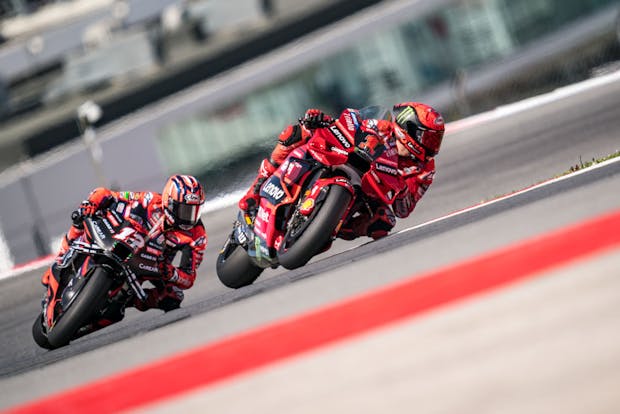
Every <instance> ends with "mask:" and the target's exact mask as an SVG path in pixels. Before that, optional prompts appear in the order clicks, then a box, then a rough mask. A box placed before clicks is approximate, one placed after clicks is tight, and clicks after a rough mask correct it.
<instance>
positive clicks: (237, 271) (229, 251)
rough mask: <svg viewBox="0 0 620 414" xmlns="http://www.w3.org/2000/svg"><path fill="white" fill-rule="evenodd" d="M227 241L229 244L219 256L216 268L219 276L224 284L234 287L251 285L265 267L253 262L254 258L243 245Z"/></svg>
mask: <svg viewBox="0 0 620 414" xmlns="http://www.w3.org/2000/svg"><path fill="white" fill-rule="evenodd" d="M227 243H228V244H227V246H225V247H224V249H222V252H221V253H220V254H219V255H218V256H217V263H216V268H215V270H216V272H217V277H218V278H219V279H220V281H221V282H222V283H223V284H224V286H226V287H229V288H232V289H239V288H241V287H243V286H247V285H251V284H252V283H254V281H255V280H256V279H257V278H258V276H260V274H261V273H262V272H263V270H264V269H263V268H261V267H258V266H256V265H255V264H254V263H252V259H250V256H248V253H247V252H246V251H245V249H244V248H243V247H241V246H240V245H238V244H231V243H230V240H229V241H227Z"/></svg>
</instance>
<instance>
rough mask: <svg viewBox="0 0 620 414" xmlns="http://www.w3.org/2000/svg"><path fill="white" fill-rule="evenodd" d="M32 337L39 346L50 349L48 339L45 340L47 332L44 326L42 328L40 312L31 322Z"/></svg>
mask: <svg viewBox="0 0 620 414" xmlns="http://www.w3.org/2000/svg"><path fill="white" fill-rule="evenodd" d="M32 338H33V339H34V341H35V342H36V343H37V345H39V346H40V347H41V348H45V349H52V346H51V345H50V343H49V341H48V340H47V334H46V333H45V328H43V314H42V313H40V314H39V315H38V316H37V319H35V320H34V323H33V324H32Z"/></svg>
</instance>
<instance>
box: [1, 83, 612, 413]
mask: <svg viewBox="0 0 620 414" xmlns="http://www.w3.org/2000/svg"><path fill="white" fill-rule="evenodd" d="M619 101H620V82H619V81H614V82H610V83H606V84H604V85H600V86H595V87H592V88H588V89H584V90H583V91H581V92H579V93H575V94H570V95H568V96H565V97H562V98H559V99H557V100H553V101H551V102H549V103H546V104H541V105H536V106H534V107H532V108H529V109H524V110H522V111H519V112H516V113H513V114H510V115H509V116H505V117H501V116H499V117H494V114H490V115H488V116H486V117H483V118H482V119H477V120H474V121H472V122H471V125H470V126H469V127H468V126H466V125H464V126H463V127H462V128H457V127H456V126H455V127H453V128H451V130H450V131H449V134H447V136H446V139H445V141H444V146H443V148H442V152H441V154H440V156H439V157H438V159H437V164H438V175H437V179H436V182H435V184H434V185H433V187H432V188H431V190H430V191H429V193H428V195H427V196H426V197H425V198H424V199H423V201H422V202H421V203H420V205H419V206H418V208H417V209H416V212H415V213H414V214H413V216H412V217H411V218H409V219H407V220H403V221H401V222H399V224H398V226H397V229H396V230H402V229H405V228H410V227H414V226H417V225H420V224H424V223H428V224H425V225H422V226H420V227H417V228H415V229H413V230H411V231H406V232H400V233H397V234H393V235H392V236H390V237H388V238H385V239H383V240H380V241H377V242H372V243H369V241H368V240H359V241H354V242H338V243H336V244H335V246H334V248H333V249H332V250H330V251H329V252H327V253H326V254H323V255H321V256H319V257H317V258H316V259H315V260H313V261H312V262H311V263H310V264H309V265H307V266H305V267H304V268H302V269H297V270H294V271H285V270H283V269H275V270H268V271H266V272H265V273H264V274H263V275H262V276H261V277H260V278H259V279H258V281H257V282H256V283H255V284H254V285H252V286H250V287H247V288H244V289H240V290H237V291H233V290H229V289H226V288H225V287H223V286H222V285H221V284H220V283H219V282H218V280H217V277H216V275H215V270H214V263H215V257H216V255H217V252H218V250H219V248H220V246H221V244H222V243H223V241H224V240H225V238H226V236H227V234H228V232H229V230H230V224H231V223H232V220H233V218H234V217H235V212H234V209H232V208H227V209H223V210H219V211H216V212H212V213H209V214H208V215H207V217H206V226H207V231H208V233H209V247H208V249H207V254H206V258H205V263H204V264H203V266H202V268H201V269H200V271H199V277H198V279H197V283H196V286H195V287H194V288H193V289H192V290H190V291H189V292H187V298H186V301H185V302H184V307H183V308H182V309H180V310H178V311H174V312H170V313H168V314H162V313H161V312H158V311H155V310H152V311H149V312H146V313H139V312H137V311H133V310H130V311H128V315H127V317H126V319H125V320H124V321H123V322H121V323H119V324H117V325H115V326H112V327H109V328H107V329H105V330H102V331H100V332H98V333H96V334H93V335H91V336H89V337H85V338H82V339H80V340H78V341H75V342H74V343H72V344H71V345H70V346H68V347H65V348H63V349H59V350H54V351H45V350H42V349H39V348H37V346H36V345H35V344H34V343H33V341H32V339H31V336H30V328H31V325H32V321H33V319H34V317H35V316H36V314H37V312H38V307H39V303H40V297H41V294H42V289H41V287H40V285H39V277H40V273H41V272H40V271H39V270H37V271H32V272H28V273H25V274H23V275H20V276H17V277H13V278H9V279H6V280H3V281H0V328H1V329H2V333H3V335H2V337H1V338H0V349H2V352H1V353H0V376H1V378H0V408H7V407H10V406H13V405H16V404H21V403H25V402H28V401H33V400H36V399H38V398H41V397H44V396H47V395H50V394H54V393H57V392H60V391H63V390H67V389H71V388H75V387H78V386H80V385H83V384H86V383H89V382H91V381H94V380H98V379H101V378H105V377H107V376H109V375H113V374H116V373H119V372H123V371H126V370H128V369H131V368H133V367H137V366H142V365H145V364H147V365H148V364H152V363H154V362H155V361H158V360H160V359H161V358H163V357H170V356H172V355H175V354H178V353H181V352H187V351H188V350H190V349H193V348H195V347H199V346H204V345H205V344H209V343H213V342H216V341H220V340H222V339H223V338H229V337H234V336H235V335H237V334H239V333H243V332H247V331H248V330H251V329H257V328H258V327H261V326H264V325H266V324H271V323H274V322H276V321H279V320H282V319H286V318H291V317H293V316H294V315H298V314H300V313H303V312H308V311H310V310H312V309H317V308H322V307H325V306H327V305H329V304H332V303H334V302H338V301H341V300H344V299H346V298H350V297H352V296H355V295H359V294H362V293H365V292H371V291H375V290H376V289H380V288H381V287H384V286H386V285H390V284H392V283H395V282H398V281H402V280H406V279H408V278H411V277H415V276H416V275H419V274H424V273H425V272H429V271H432V270H434V269H438V268H442V267H445V266H449V265H451V264H454V263H459V262H461V261H463V260H467V259H469V258H472V257H477V256H480V255H483V254H485V253H486V252H489V251H495V250H497V249H499V248H501V247H503V246H507V245H512V244H514V243H517V242H519V241H522V240H525V239H529V238H532V237H535V236H538V235H541V234H545V233H548V232H551V231H556V230H558V229H562V228H564V227H566V226H571V225H573V224H575V223H578V222H581V221H583V220H587V219H591V218H595V217H598V216H599V215H601V214H605V213H609V212H613V211H616V210H618V209H620V192H619V191H618V189H620V163H611V164H609V165H606V166H604V167H602V168H598V169H595V170H592V171H588V172H587V173H583V174H579V175H576V176H574V177H571V178H570V179H565V180H562V181H558V182H555V183H553V184H550V185H546V186H542V187H538V188H535V189H532V190H531V191H527V192H523V193H520V194H518V195H516V196H514V197H511V198H506V199H503V200H500V201H498V202H495V203H491V204H486V205H483V206H481V207H480V208H477V209H475V210H469V211H464V212H461V213H460V214H456V215H454V216H450V217H446V216H447V215H449V214H450V213H452V212H455V211H459V210H462V209H464V208H466V207H469V206H472V205H475V204H478V203H479V202H481V201H483V200H489V199H494V198H497V197H498V196H501V195H504V194H508V193H511V192H514V191H515V190H519V189H522V188H525V187H528V186H531V185H533V184H536V183H539V182H541V181H544V180H547V179H549V178H550V177H553V176H556V175H558V174H559V173H562V172H564V171H565V170H567V169H568V168H569V167H570V166H571V165H575V164H578V163H579V162H580V160H583V161H584V162H585V161H589V160H590V159H592V158H598V157H602V156H605V155H608V154H610V153H613V152H615V151H617V150H618V149H620V137H619V133H618V131H619V130H620V109H619V108H620V105H619V103H620V102H619ZM436 218H443V219H441V220H438V221H434V222H430V221H431V220H433V219H436ZM429 222H430V223H429ZM618 231H620V229H618ZM601 269H602V270H601ZM555 271H556V272H560V271H561V269H560V270H557V269H556V270H555ZM564 271H565V272H567V273H570V275H569V276H566V277H562V278H559V277H557V276H555V277H554V276H553V275H550V276H549V275H545V276H544V277H541V278H536V279H534V280H532V281H528V282H527V283H525V284H517V285H515V286H514V287H510V288H505V289H503V290H501V291H498V292H497V293H494V294H492V295H491V294H487V295H483V296H482V297H479V296H475V297H474V299H470V300H469V301H466V302H465V303H460V302H459V303H458V304H453V305H451V307H450V308H449V309H442V310H440V311H437V312H435V313H431V314H430V315H428V316H425V317H424V318H421V319H416V321H417V322H415V323H410V324H407V326H406V328H407V330H408V331H411V330H414V331H416V332H415V333H411V332H410V335H414V338H417V341H413V342H411V343H410V348H405V349H403V348H402V347H400V348H399V347H392V348H390V345H389V344H391V343H393V342H390V341H388V340H387V339H385V338H383V340H380V341H379V340H377V341H376V342H375V343H374V344H370V345H369V344H368V343H364V344H363V345H359V344H357V345H355V347H354V346H353V345H351V346H349V347H347V346H341V347H340V348H339V349H337V350H336V351H335V352H336V355H330V356H322V357H319V356H316V355H313V356H312V357H311V358H315V359H314V360H313V361H314V364H313V363H310V362H309V360H303V361H298V360H296V361H294V363H290V364H284V365H285V366H282V364H279V365H277V367H276V368H274V369H273V370H271V371H269V372H267V373H265V372H259V373H257V374H255V376H248V375H246V376H241V378H240V379H238V380H229V382H226V383H225V384H224V385H219V386H218V387H216V388H217V389H216V390H211V391H210V392H207V394H208V395H209V397H208V398H210V399H209V400H208V402H204V401H203V402H202V404H206V405H201V403H200V401H202V400H200V398H199V397H197V396H196V395H194V405H192V406H188V407H189V408H188V410H193V411H194V412H200V407H201V406H202V407H203V408H205V409H206V407H209V409H217V410H218V411H220V412H222V411H223V412H249V411H248V410H251V411H252V412H263V411H264V412H269V410H272V411H271V412H279V411H287V412H288V411H296V410H297V411H299V412H330V411H340V412H342V411H344V412H364V411H366V412H373V411H374V412H377V411H388V410H389V411H397V412H411V411H413V410H415V411H417V412H454V410H455V407H459V405H453V406H452V405H451V404H457V403H459V404H461V405H460V407H462V408H463V409H461V410H457V411H460V412H477V413H479V412H497V411H498V410H499V409H501V410H503V411H504V412H571V410H572V411H573V412H618V410H620V397H619V396H618V395H615V394H617V393H615V394H614V393H613V392H610V391H609V390H614V389H615V390H617V389H620V374H617V373H618V372H620V370H618V368H619V367H620V352H618V351H617V350H618V349H620V348H619V347H618V345H620V338H618V331H619V330H618V329H617V328H618V326H619V324H620V312H619V309H620V308H619V307H618V303H619V302H618V296H619V294H618V292H620V286H619V285H620V281H619V279H618V278H617V275H618V273H620V258H619V254H618V251H617V250H616V251H611V252H608V253H607V254H605V255H602V256H596V257H594V258H590V260H589V261H587V262H585V263H579V264H576V265H575V266H574V267H571V269H564ZM583 275H587V276H588V277H587V278H585V279H584V278H583ZM614 275H615V276H616V277H613V276H614ZM556 280H561V281H562V282H561V283H560V285H557V283H556ZM562 283H563V284H562ZM614 295H615V296H614ZM554 310H555V313H554ZM547 315H548V316H547ZM398 332H400V333H398ZM388 334H389V335H391V336H396V335H402V332H401V330H397V332H396V331H395V332H391V331H390V332H389V333H388ZM410 337H411V336H409V338H410ZM366 339H368V340H369V341H372V338H366ZM366 339H365V340H364V341H366ZM393 340H396V339H395V338H393ZM556 340H557V341H560V340H564V341H565V342H562V344H563V347H561V348H559V349H561V351H562V353H561V355H560V354H558V353H557V352H556V351H557V349H558V348H554V347H553V346H552V344H553V343H554V342H553V341H556ZM359 342H362V341H359ZM396 342H398V343H407V342H406V341H402V340H400V339H399V340H396ZM382 344H383V345H382ZM602 344H605V346H603V345H602ZM360 346H364V347H366V348H365V351H363V352H362V351H361V350H360ZM381 346H385V349H382V348H381ZM352 349H355V352H353V351H352ZM364 352H365V353H364ZM442 352H443V353H442ZM353 355H357V356H358V358H361V359H357V360H355V359H354V358H353ZM359 355H365V357H359ZM524 355H525V356H524ZM528 355H530V357H529V358H527V356H528ZM531 355H536V358H535V357H533V356H531ZM242 357H244V356H243V355H240V358H242ZM326 358H327V360H325V359H326ZM416 358H417V359H416ZM303 364H306V365H305V367H304V366H302V365H303ZM289 365H295V367H294V368H290V367H289ZM390 365H395V366H396V367H399V368H400V370H399V371H388V372H387V373H386V372H374V374H373V371H372V367H376V366H390ZM543 366H545V367H546V370H545V369H542V368H541V367H543ZM287 367H288V368H287ZM311 369H315V370H319V373H316V372H315V373H312V372H310V371H309V370H311ZM445 372H449V373H451V374H452V377H450V376H445V375H444V376H442V375H440V374H441V373H445ZM311 374H313V375H311ZM491 374H493V375H491ZM176 375H179V374H176ZM171 378H172V377H171ZM312 379H314V382H312V381H311V380H312ZM425 379H427V380H426V381H425ZM309 381H310V382H309ZM386 384H392V385H394V386H393V387H391V388H390V389H386V386H385V385H386ZM399 384H405V385H401V387H403V386H405V387H406V389H407V390H408V392H406V393H403V392H401V393H398V392H397V390H398V388H399ZM433 385H435V386H437V388H433V387H432V386H433ZM459 386H460V387H459ZM330 387H331V388H330ZM299 388H301V390H300V389H299ZM326 388H330V389H331V392H328V391H327V390H326ZM596 390H598V393H597V392H596ZM404 394H407V395H409V397H408V398H406V397H403V395H404ZM447 396H449V397H450V398H451V399H450V398H448V397H447ZM326 401H329V402H326ZM450 401H453V403H450ZM244 404H247V405H244ZM409 404H410V405H409ZM597 404H598V405H597ZM248 407H251V409H249V408H248ZM364 407H365V408H364ZM59 408H60V407H56V409H59ZM151 408H152V409H154V408H153V407H151ZM362 408H364V409H362ZM451 408H452V410H450V409H451ZM167 409H168V411H171V410H173V408H171V406H168V407H167ZM244 409H245V411H244ZM161 410H162V412H166V406H163V407H161ZM180 410H181V411H186V410H184V409H182V408H181V409H180ZM554 410H555V411H554ZM186 412H187V411H186Z"/></svg>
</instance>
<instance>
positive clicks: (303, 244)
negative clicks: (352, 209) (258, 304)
mask: <svg viewBox="0 0 620 414" xmlns="http://www.w3.org/2000/svg"><path fill="white" fill-rule="evenodd" d="M351 197H352V195H351V193H350V192H349V191H348V190H347V189H346V188H344V187H341V186H339V185H332V186H331V187H330V188H329V192H328V193H327V196H326V198H325V200H324V201H323V203H322V204H321V205H317V207H316V208H315V210H314V211H313V213H312V214H311V215H310V217H304V216H301V215H299V214H297V213H295V214H294V215H293V217H292V218H291V220H290V225H289V229H288V230H287V232H286V234H285V235H284V239H283V240H282V244H281V246H280V251H279V252H278V259H279V262H280V264H281V265H282V266H284V267H285V268H287V269H295V268H298V267H301V266H303V265H305V264H306V263H308V261H309V260H310V259H312V258H313V257H314V256H315V255H316V254H318V253H319V252H320V251H321V250H322V249H323V248H324V247H325V245H326V244H327V243H328V242H329V241H330V239H331V235H332V233H333V232H334V229H335V228H336V226H337V225H338V222H340V219H341V218H342V216H343V215H344V213H345V211H346V209H347V207H348V206H349V203H350V202H351Z"/></svg>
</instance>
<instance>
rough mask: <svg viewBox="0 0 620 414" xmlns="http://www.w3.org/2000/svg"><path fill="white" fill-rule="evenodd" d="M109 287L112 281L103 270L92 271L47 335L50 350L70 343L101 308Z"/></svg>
mask: <svg viewBox="0 0 620 414" xmlns="http://www.w3.org/2000/svg"><path fill="white" fill-rule="evenodd" d="M111 285H112V279H111V278H109V277H108V275H107V272H106V270H105V269H103V268H100V267H98V268H95V269H94V270H93V272H92V274H91V275H90V276H88V280H87V281H86V284H85V285H84V287H83V288H82V290H81V291H80V292H79V293H78V295H77V297H76V298H75V300H74V301H73V303H72V304H71V306H69V309H67V310H66V311H65V312H64V313H63V314H62V316H61V317H60V319H59V320H58V322H56V324H55V325H54V327H53V328H52V329H51V330H50V331H49V332H48V333H47V340H48V341H49V343H50V346H51V348H52V349H53V348H59V347H61V346H65V345H67V344H68V343H69V341H71V339H72V338H73V336H74V335H75V333H76V331H77V330H78V329H79V328H80V327H82V326H83V325H84V324H85V323H86V322H87V321H88V320H89V319H90V318H91V317H92V316H93V314H94V313H95V312H96V311H97V310H99V308H101V306H103V303H104V301H105V300H106V298H107V296H108V291H109V290H110V286H111Z"/></svg>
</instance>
